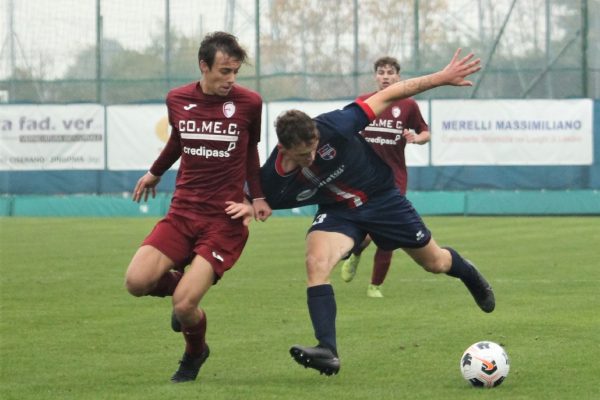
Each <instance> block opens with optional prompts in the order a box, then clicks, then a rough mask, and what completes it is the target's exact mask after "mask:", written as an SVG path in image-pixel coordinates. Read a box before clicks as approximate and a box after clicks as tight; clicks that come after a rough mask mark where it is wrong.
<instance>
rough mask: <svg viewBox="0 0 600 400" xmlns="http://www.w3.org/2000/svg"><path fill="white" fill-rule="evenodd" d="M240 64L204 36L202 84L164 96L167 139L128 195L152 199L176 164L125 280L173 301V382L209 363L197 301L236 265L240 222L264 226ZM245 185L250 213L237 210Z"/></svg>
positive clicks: (229, 41) (226, 37)
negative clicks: (163, 207) (179, 337)
mask: <svg viewBox="0 0 600 400" xmlns="http://www.w3.org/2000/svg"><path fill="white" fill-rule="evenodd" d="M246 57H247V55H246V51H245V50H244V49H243V48H242V47H240V45H239V44H238V42H237V38H236V37H235V36H233V35H230V34H228V33H225V32H214V33H212V34H209V35H207V36H206V37H205V38H204V40H203V41H202V43H201V45H200V49H199V51H198V62H199V67H200V71H201V73H202V78H201V80H200V81H199V82H194V83H190V84H187V85H185V86H182V87H178V88H175V89H173V90H171V91H170V92H169V94H168V95H167V101H166V103H167V108H168V113H169V124H170V125H171V136H170V138H169V141H168V142H167V145H166V146H165V148H164V149H163V151H162V152H161V154H160V155H159V157H158V158H157V159H156V161H155V162H154V164H153V165H152V167H151V168H150V171H149V172H147V173H146V174H145V175H144V176H142V177H141V178H140V179H139V180H138V182H137V184H136V186H135V189H134V192H133V200H134V201H137V202H139V201H140V200H141V199H144V200H147V199H148V196H149V195H152V196H153V197H154V196H155V188H156V185H157V184H158V182H159V181H160V177H161V175H162V174H163V173H164V172H165V171H167V169H169V167H171V166H172V165H173V163H175V162H176V161H177V160H178V159H179V158H181V164H180V167H179V171H178V173H177V178H176V184H175V192H174V194H173V198H172V201H171V205H170V208H169V212H168V214H167V216H166V217H165V218H164V219H162V220H161V221H159V222H158V223H157V224H156V226H155V227H154V229H153V230H152V232H151V233H150V234H149V235H148V236H147V237H146V239H145V240H144V241H143V243H142V245H141V247H140V248H139V249H138V250H137V252H136V253H135V255H134V256H133V259H132V260H131V262H130V264H129V267H128V268H127V273H126V278H125V285H126V287H127V290H128V291H129V293H131V294H132V295H134V296H144V295H150V296H161V297H163V296H170V295H172V296H173V317H174V318H175V319H174V321H173V329H174V330H176V331H179V330H181V331H182V333H183V337H184V339H185V343H186V346H185V352H184V354H183V358H182V360H181V361H180V365H179V368H178V370H177V371H176V372H175V374H174V375H173V376H172V378H171V380H172V381H173V382H185V381H190V380H194V379H196V376H197V375H198V372H199V370H200V367H201V366H202V364H203V363H204V361H205V360H206V359H207V358H208V356H209V348H208V346H207V344H206V340H205V333H206V313H205V312H204V311H203V310H202V309H200V308H199V304H200V300H201V299H202V298H203V296H204V295H205V294H206V292H207V291H208V289H209V288H210V287H211V286H212V285H213V284H215V283H216V282H217V281H218V280H219V279H220V278H221V277H222V276H223V273H224V272H225V271H227V270H228V269H230V268H231V267H232V266H233V264H234V263H235V262H236V261H237V259H238V258H239V256H240V254H241V252H242V249H243V248H244V245H245V244H246V240H247V238H248V228H247V224H248V223H249V220H248V218H247V215H248V214H249V213H251V212H253V215H255V216H256V218H257V219H260V220H263V221H264V220H265V219H267V218H268V217H269V215H271V209H270V207H269V205H268V204H267V203H266V202H265V200H264V196H263V193H262V189H261V186H260V178H259V158H258V149H257V143H258V142H259V140H260V124H261V114H262V99H261V97H260V96H259V95H258V94H257V93H255V92H252V91H250V90H248V89H246V88H243V87H241V86H238V85H236V84H235V79H236V75H237V73H238V71H239V69H240V67H241V65H242V63H244V62H245V60H246ZM246 183H247V187H248V192H249V194H250V197H251V198H252V199H253V200H252V205H250V204H249V203H246V204H245V203H244V185H245V184H246ZM187 265H189V267H187V269H186V270H185V273H183V269H184V268H185V267H186V266H187Z"/></svg>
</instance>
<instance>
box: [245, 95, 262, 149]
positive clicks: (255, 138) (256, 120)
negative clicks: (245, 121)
mask: <svg viewBox="0 0 600 400" xmlns="http://www.w3.org/2000/svg"><path fill="white" fill-rule="evenodd" d="M262 108H263V107H262V99H261V98H260V97H258V99H256V105H255V111H254V115H253V119H252V121H251V122H250V126H249V127H248V132H249V133H250V141H251V142H253V143H254V144H256V143H258V142H260V133H261V132H260V131H261V122H262Z"/></svg>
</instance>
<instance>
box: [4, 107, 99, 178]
mask: <svg viewBox="0 0 600 400" xmlns="http://www.w3.org/2000/svg"><path fill="white" fill-rule="evenodd" d="M104 131H105V129H104V107H102V106H101V105H97V104H72V105H3V106H0V170H3V171H31V170H72V169H77V170H94V169H104V162H105V160H104Z"/></svg>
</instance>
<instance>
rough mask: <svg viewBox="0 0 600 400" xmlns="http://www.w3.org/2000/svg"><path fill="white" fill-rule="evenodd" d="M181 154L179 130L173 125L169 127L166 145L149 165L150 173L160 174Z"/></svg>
mask: <svg viewBox="0 0 600 400" xmlns="http://www.w3.org/2000/svg"><path fill="white" fill-rule="evenodd" d="M180 156H181V144H180V136H179V131H178V130H177V129H175V128H174V127H173V128H172V129H171V136H169V140H168V141H167V145H166V146H165V148H164V149H163V150H162V151H161V152H160V155H159V156H158V158H157V159H156V161H154V163H153V164H152V167H150V173H151V174H152V175H154V176H162V175H163V174H164V173H165V172H166V171H167V170H168V169H169V168H171V166H172V165H173V164H175V161H177V160H178V159H179V157H180Z"/></svg>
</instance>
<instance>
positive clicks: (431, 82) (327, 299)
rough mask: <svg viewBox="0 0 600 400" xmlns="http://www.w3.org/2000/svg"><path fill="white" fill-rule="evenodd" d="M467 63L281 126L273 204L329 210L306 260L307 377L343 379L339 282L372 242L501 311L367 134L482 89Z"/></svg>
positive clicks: (295, 352) (303, 350) (272, 168)
mask: <svg viewBox="0 0 600 400" xmlns="http://www.w3.org/2000/svg"><path fill="white" fill-rule="evenodd" d="M459 55H460V49H459V50H457V51H456V53H455V54H454V57H453V58H452V60H451V61H450V63H449V64H448V65H447V66H446V67H445V68H444V69H443V70H441V71H439V72H436V73H434V74H431V75H427V76H422V77H418V78H413V79H408V80H404V81H401V82H398V83H395V84H393V85H390V86H389V87H387V88H386V89H384V90H381V91H379V92H377V93H376V94H374V95H373V96H371V97H369V98H367V99H366V100H357V101H356V102H354V103H352V104H350V105H348V106H347V107H345V108H344V109H342V110H336V111H332V112H329V113H325V114H321V115H319V116H318V117H316V118H315V119H314V120H313V119H311V118H310V117H309V116H308V115H306V114H305V113H303V112H301V111H298V110H289V111H286V112H284V113H282V114H281V115H280V116H279V117H278V118H277V120H276V123H275V125H276V131H277V138H278V141H279V143H278V144H277V147H276V148H275V149H274V150H273V152H272V153H271V155H270V157H269V159H268V160H267V162H266V163H265V164H264V165H263V166H262V167H261V183H262V185H263V191H264V194H265V195H266V198H267V202H268V203H269V205H270V206H271V207H272V208H273V209H280V208H291V207H299V206H304V205H309V204H318V205H319V208H318V211H317V214H316V216H315V218H314V220H313V223H312V226H311V227H310V228H309V230H308V234H307V236H306V260H305V262H306V271H307V285H308V288H307V300H308V301H307V302H308V311H309V314H310V318H311V321H312V325H313V329H314V333H315V337H316V339H317V341H318V344H317V346H315V347H308V346H300V345H294V346H292V348H291V349H290V353H291V355H292V357H293V358H294V359H295V361H296V362H298V363H299V364H301V365H303V366H304V367H310V368H314V369H316V370H318V371H319V372H320V373H321V374H326V375H332V374H336V373H338V371H339V369H340V360H339V357H338V352H337V343H336V329H335V318H336V303H335V298H334V293H333V287H332V286H331V283H330V280H329V276H330V273H331V270H332V269H333V267H334V266H335V265H336V263H337V262H338V261H339V260H340V259H342V258H343V257H345V256H347V255H348V254H349V253H350V252H351V251H352V250H353V249H356V248H357V247H358V246H359V245H360V244H361V243H362V241H363V240H364V238H365V236H366V235H367V234H368V235H369V236H371V238H372V239H373V241H374V242H375V244H376V245H377V246H378V247H380V248H382V249H384V250H388V251H391V250H394V249H397V248H402V249H403V250H404V251H405V252H406V253H408V255H409V256H411V257H412V258H413V259H414V260H415V261H416V262H417V263H418V264H419V265H421V266H422V267H423V268H424V269H425V270H427V271H429V272H433V273H446V274H448V275H450V276H452V277H457V278H460V279H461V281H462V282H463V283H464V284H465V286H466V287H467V289H468V290H469V291H470V293H471V294H472V296H473V297H474V299H475V301H476V303H477V304H478V306H479V307H480V308H481V309H482V310H483V311H485V312H491V311H493V309H494V307H495V299H494V293H493V291H492V288H491V286H490V285H489V284H488V282H487V281H486V280H485V279H484V277H483V276H482V275H481V274H480V273H479V272H478V271H477V269H475V267H474V266H473V265H472V264H471V263H470V262H469V261H467V260H465V259H464V258H462V257H461V256H460V255H459V254H458V253H457V252H456V251H455V250H453V249H451V248H449V247H445V248H442V247H440V246H438V244H437V243H436V242H435V240H434V239H433V238H432V236H431V233H430V231H429V230H428V229H427V227H426V226H425V224H424V223H423V221H422V219H421V217H420V216H419V214H418V213H417V212H416V211H415V210H414V208H413V207H412V206H411V204H410V202H409V201H408V200H407V199H406V198H405V197H404V196H403V195H402V194H401V193H400V191H399V190H398V188H397V187H396V185H395V184H394V175H393V173H392V170H391V169H390V167H389V166H388V165H387V164H386V163H385V162H384V161H383V160H382V159H381V158H380V157H379V156H378V155H377V154H376V153H375V151H374V150H373V149H372V148H371V146H370V145H369V144H368V143H367V142H366V141H365V138H364V137H362V136H361V135H360V134H358V132H360V131H362V130H364V129H365V128H366V127H367V126H368V125H369V123H370V122H371V121H373V120H374V119H375V118H376V117H377V116H378V115H380V114H381V113H382V112H384V111H385V110H386V109H387V108H388V107H389V106H390V104H391V103H392V102H393V101H396V100H398V99H401V98H406V97H410V96H413V95H415V94H417V93H420V92H423V91H425V90H428V89H432V88H434V87H438V86H442V85H455V86H469V85H472V83H471V82H470V81H468V80H465V78H466V77H467V76H469V75H470V74H472V73H474V72H476V71H478V70H479V69H480V66H479V63H480V61H479V59H476V60H472V58H473V54H469V55H468V56H466V57H464V58H459Z"/></svg>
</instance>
